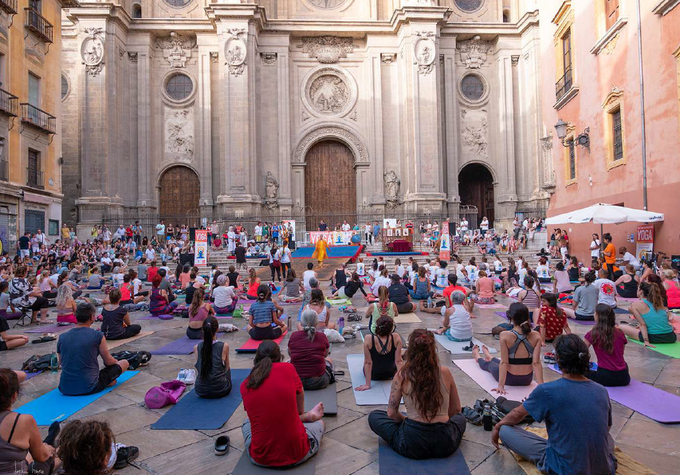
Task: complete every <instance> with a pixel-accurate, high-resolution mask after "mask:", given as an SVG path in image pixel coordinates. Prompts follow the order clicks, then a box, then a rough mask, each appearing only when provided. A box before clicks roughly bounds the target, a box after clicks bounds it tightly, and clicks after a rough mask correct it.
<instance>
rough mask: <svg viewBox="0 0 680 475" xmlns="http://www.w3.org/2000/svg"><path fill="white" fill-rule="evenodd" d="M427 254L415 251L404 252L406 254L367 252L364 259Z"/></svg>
mask: <svg viewBox="0 0 680 475" xmlns="http://www.w3.org/2000/svg"><path fill="white" fill-rule="evenodd" d="M429 255H430V253H429V252H417V251H411V252H409V251H406V252H369V253H367V254H366V257H374V256H375V257H380V256H383V257H387V256H429Z"/></svg>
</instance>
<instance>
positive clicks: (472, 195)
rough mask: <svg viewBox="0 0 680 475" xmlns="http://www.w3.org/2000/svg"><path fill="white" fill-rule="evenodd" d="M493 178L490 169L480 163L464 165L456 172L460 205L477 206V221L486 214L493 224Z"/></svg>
mask: <svg viewBox="0 0 680 475" xmlns="http://www.w3.org/2000/svg"><path fill="white" fill-rule="evenodd" d="M493 183H494V179H493V175H492V174H491V171H489V169H488V168H487V167H486V166H484V165H482V164H481V163H470V164H468V165H465V166H464V167H463V169H462V170H461V171H460V173H459V174H458V193H459V194H460V202H461V204H462V205H473V206H476V207H477V222H478V223H481V222H482V218H483V217H484V216H486V217H487V218H489V222H490V223H491V225H492V226H493V222H494V218H495V204H496V201H495V197H494V185H493Z"/></svg>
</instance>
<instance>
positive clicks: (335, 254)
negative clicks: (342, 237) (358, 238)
mask: <svg viewBox="0 0 680 475" xmlns="http://www.w3.org/2000/svg"><path fill="white" fill-rule="evenodd" d="M315 249H316V248H314V247H299V248H297V249H296V250H295V252H293V255H292V257H293V259H311V258H312V254H314V250H315ZM358 250H359V246H330V247H328V248H326V252H327V253H328V257H329V258H331V259H337V258H342V257H346V258H348V259H349V258H350V257H354V254H356V253H357V251H358Z"/></svg>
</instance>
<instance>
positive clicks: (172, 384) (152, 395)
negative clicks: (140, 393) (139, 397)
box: [144, 380, 187, 409]
mask: <svg viewBox="0 0 680 475" xmlns="http://www.w3.org/2000/svg"><path fill="white" fill-rule="evenodd" d="M186 387H187V385H186V384H184V383H183V382H181V381H177V380H174V381H167V382H165V383H161V385H160V386H154V387H153V388H151V389H149V390H148V391H147V392H146V395H145V396H144V403H145V404H146V407H148V408H149V409H160V408H162V407H165V406H167V405H168V404H177V401H178V400H179V398H180V396H181V395H182V393H184V389H186Z"/></svg>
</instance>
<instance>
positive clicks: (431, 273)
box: [427, 266, 446, 287]
mask: <svg viewBox="0 0 680 475" xmlns="http://www.w3.org/2000/svg"><path fill="white" fill-rule="evenodd" d="M439 269H441V267H439V266H427V270H428V271H429V275H428V277H429V279H430V283H432V284H434V283H435V280H436V279H437V271H438V270H439ZM444 287H446V286H444Z"/></svg>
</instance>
